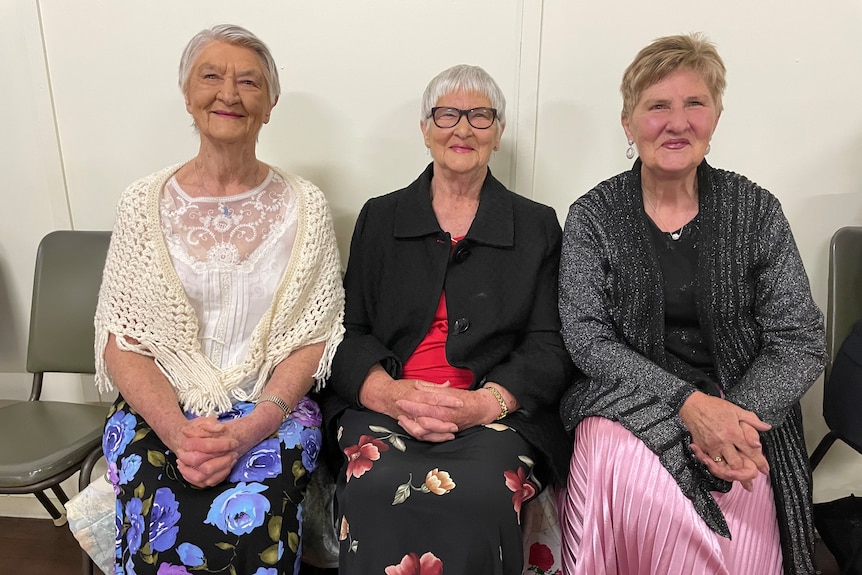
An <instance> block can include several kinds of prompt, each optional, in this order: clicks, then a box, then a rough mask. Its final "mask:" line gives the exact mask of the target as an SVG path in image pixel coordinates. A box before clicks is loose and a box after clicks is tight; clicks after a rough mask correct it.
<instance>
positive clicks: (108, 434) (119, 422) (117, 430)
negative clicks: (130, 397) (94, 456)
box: [102, 411, 136, 463]
mask: <svg viewBox="0 0 862 575" xmlns="http://www.w3.org/2000/svg"><path fill="white" fill-rule="evenodd" d="M135 422H136V419H135V416H134V415H132V414H131V413H126V412H124V411H118V412H116V413H115V414H114V415H112V416H111V417H110V419H108V422H107V423H106V424H105V434H104V435H102V451H103V452H104V454H105V459H106V460H107V461H108V462H109V463H116V462H117V456H118V455H119V454H120V453H122V452H123V451H125V449H126V446H128V445H129V443H131V442H132V439H134V438H135Z"/></svg>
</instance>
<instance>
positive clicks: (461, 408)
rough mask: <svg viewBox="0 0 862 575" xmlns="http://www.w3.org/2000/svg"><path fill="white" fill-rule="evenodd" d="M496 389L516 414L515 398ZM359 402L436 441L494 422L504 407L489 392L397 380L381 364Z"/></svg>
mask: <svg viewBox="0 0 862 575" xmlns="http://www.w3.org/2000/svg"><path fill="white" fill-rule="evenodd" d="M496 387H497V389H498V390H499V391H500V393H501V394H503V397H504V399H505V400H506V403H507V405H508V406H509V409H510V411H514V409H516V406H515V400H514V398H513V397H512V396H511V394H509V393H508V392H507V391H505V389H504V388H502V387H501V386H499V385H496ZM359 401H360V402H361V403H362V405H364V406H365V407H366V408H368V409H372V410H374V411H377V412H379V413H384V414H386V415H388V416H389V417H391V418H393V419H395V420H397V421H398V424H399V425H400V426H401V427H402V428H404V430H405V431H407V433H409V434H410V435H412V436H413V437H415V438H416V439H419V440H422V441H432V442H442V441H449V440H451V439H454V437H455V432H457V431H459V430H462V429H467V428H469V427H472V426H474V425H481V424H484V423H490V422H492V421H494V419H495V418H496V417H497V416H498V415H499V414H500V404H499V403H498V402H497V400H496V398H495V397H494V395H493V394H492V393H491V392H490V391H488V390H483V389H478V390H474V391H468V390H464V389H457V388H453V387H450V386H449V385H448V384H436V383H431V382H428V381H421V380H416V379H398V380H396V379H392V378H391V377H390V376H389V374H388V373H386V371H385V370H384V369H383V368H382V367H381V366H380V365H376V366H374V367H373V368H371V370H370V371H369V372H368V376H367V377H366V379H365V382H364V383H363V385H362V389H361V390H360V392H359Z"/></svg>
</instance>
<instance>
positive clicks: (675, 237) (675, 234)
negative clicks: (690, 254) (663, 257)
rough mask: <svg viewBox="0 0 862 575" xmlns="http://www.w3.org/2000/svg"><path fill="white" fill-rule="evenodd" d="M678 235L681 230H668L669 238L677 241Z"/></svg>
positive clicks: (680, 234)
mask: <svg viewBox="0 0 862 575" xmlns="http://www.w3.org/2000/svg"><path fill="white" fill-rule="evenodd" d="M680 236H682V230H679V231H677V232H670V239H672V240H673V241H677V240H678V239H679V238H680Z"/></svg>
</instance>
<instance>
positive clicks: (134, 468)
mask: <svg viewBox="0 0 862 575" xmlns="http://www.w3.org/2000/svg"><path fill="white" fill-rule="evenodd" d="M141 461H142V460H141V456H140V455H138V454H136V453H134V454H132V455H130V456H128V457H124V458H123V461H122V467H120V468H119V469H118V470H117V484H118V485H125V484H126V483H128V482H129V481H131V480H132V479H134V478H135V474H136V473H137V472H138V470H139V469H140V468H141Z"/></svg>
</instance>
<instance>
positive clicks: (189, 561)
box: [177, 543, 205, 567]
mask: <svg viewBox="0 0 862 575" xmlns="http://www.w3.org/2000/svg"><path fill="white" fill-rule="evenodd" d="M177 555H179V556H180V561H182V562H183V565H188V566H189V567H199V566H200V565H203V564H204V560H205V558H204V552H203V550H202V549H201V548H200V547H198V546H197V545H193V544H191V543H180V544H179V546H178V547H177Z"/></svg>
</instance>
